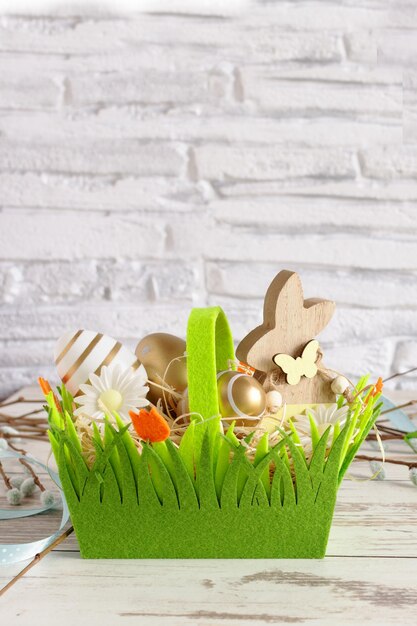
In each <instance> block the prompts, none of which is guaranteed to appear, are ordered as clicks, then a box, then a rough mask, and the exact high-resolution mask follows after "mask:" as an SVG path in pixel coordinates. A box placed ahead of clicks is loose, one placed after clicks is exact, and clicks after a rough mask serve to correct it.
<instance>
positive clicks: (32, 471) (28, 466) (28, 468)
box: [9, 441, 46, 491]
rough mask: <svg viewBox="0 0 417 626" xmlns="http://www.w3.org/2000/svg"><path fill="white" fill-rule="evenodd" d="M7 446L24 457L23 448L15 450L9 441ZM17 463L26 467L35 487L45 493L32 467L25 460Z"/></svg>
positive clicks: (24, 451)
mask: <svg viewBox="0 0 417 626" xmlns="http://www.w3.org/2000/svg"><path fill="white" fill-rule="evenodd" d="M9 446H10V447H11V449H12V450H14V451H15V452H19V453H20V454H23V456H26V454H27V452H26V450H23V448H17V447H16V446H15V445H13V444H12V443H11V442H10V441H9ZM19 463H21V464H22V465H23V466H24V467H26V469H27V470H28V471H29V472H30V474H31V475H32V478H33V482H34V483H35V485H37V486H38V487H39V489H40V490H41V491H46V489H45V487H44V486H43V484H42V483H41V480H40V478H39V476H38V475H37V473H36V472H35V470H34V469H33V467H32V466H31V465H30V464H29V463H28V462H27V461H25V459H19Z"/></svg>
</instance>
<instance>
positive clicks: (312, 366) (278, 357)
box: [272, 339, 319, 385]
mask: <svg viewBox="0 0 417 626" xmlns="http://www.w3.org/2000/svg"><path fill="white" fill-rule="evenodd" d="M318 348H319V342H318V341H317V340H316V339H312V340H311V341H309V342H308V344H307V345H306V347H305V348H304V350H303V352H302V355H301V356H298V357H297V358H295V359H294V358H293V357H292V356H290V355H289V354H275V356H274V357H273V358H272V360H273V361H274V363H275V365H277V366H278V367H280V368H281V369H282V371H283V372H285V374H286V375H287V383H288V384H289V385H298V383H299V382H300V380H301V377H302V376H305V377H306V378H314V376H315V375H316V374H317V365H316V361H317V357H318Z"/></svg>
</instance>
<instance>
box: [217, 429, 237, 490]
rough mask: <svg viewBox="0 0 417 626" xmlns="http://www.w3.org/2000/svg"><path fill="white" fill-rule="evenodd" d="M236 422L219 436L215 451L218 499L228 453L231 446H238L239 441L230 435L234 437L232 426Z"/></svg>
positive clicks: (227, 461) (226, 466)
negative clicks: (224, 433) (223, 434)
mask: <svg viewBox="0 0 417 626" xmlns="http://www.w3.org/2000/svg"><path fill="white" fill-rule="evenodd" d="M235 424H236V422H235V421H234V422H232V423H231V424H230V426H229V428H228V430H227V433H226V435H225V436H224V437H222V436H219V438H218V439H219V449H218V453H217V459H216V463H215V467H216V470H215V479H214V481H215V485H216V494H217V497H218V498H219V500H220V496H221V493H222V487H223V481H224V477H225V475H226V472H227V469H228V467H229V465H230V454H231V450H232V448H233V449H234V448H235V447H236V446H239V442H238V440H237V439H236V438H235V439H236V443H235V441H234V439H232V437H234V433H233V430H234V427H235Z"/></svg>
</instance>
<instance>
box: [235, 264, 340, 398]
mask: <svg viewBox="0 0 417 626" xmlns="http://www.w3.org/2000/svg"><path fill="white" fill-rule="evenodd" d="M334 309H335V303H334V302H331V301H330V300H320V299H318V298H309V299H308V300H304V297H303V289H302V285H301V280H300V277H299V276H298V274H296V273H295V272H290V271H288V270H283V271H282V272H280V273H279V274H278V275H277V276H276V277H275V278H274V280H273V281H272V283H271V284H270V286H269V288H268V291H267V292H266V295H265V302H264V320H263V323H262V324H261V325H260V326H257V328H254V329H253V330H252V331H251V332H250V333H249V334H248V335H247V336H246V337H245V338H244V339H242V341H241V342H240V344H239V345H238V347H237V350H236V355H237V357H238V359H239V360H241V361H243V362H245V363H247V364H248V365H251V366H252V367H253V368H255V369H256V373H255V376H256V377H257V378H258V379H259V380H261V381H262V382H263V383H264V386H265V388H266V390H267V391H268V390H269V389H272V388H274V389H276V390H277V391H279V392H280V393H281V395H282V398H283V401H284V402H285V403H286V404H316V403H320V402H334V401H335V395H334V393H333V392H332V390H331V387H330V385H331V380H330V378H329V376H327V375H325V374H324V368H323V364H322V362H321V357H322V352H321V350H320V347H319V344H318V341H316V340H315V336H316V335H317V334H319V333H320V332H321V331H322V330H323V328H324V327H325V326H327V324H328V322H329V321H330V319H331V317H332V315H333V312H334Z"/></svg>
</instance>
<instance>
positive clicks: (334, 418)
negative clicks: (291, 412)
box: [292, 404, 349, 458]
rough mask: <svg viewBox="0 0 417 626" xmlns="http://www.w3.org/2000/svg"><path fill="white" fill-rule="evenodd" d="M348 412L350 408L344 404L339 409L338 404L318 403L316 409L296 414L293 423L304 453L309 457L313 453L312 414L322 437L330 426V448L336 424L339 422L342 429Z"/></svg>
mask: <svg viewBox="0 0 417 626" xmlns="http://www.w3.org/2000/svg"><path fill="white" fill-rule="evenodd" d="M348 412H349V408H348V407H347V406H342V407H341V408H340V409H339V408H338V407H337V404H330V405H326V404H318V405H317V407H316V408H315V409H307V410H306V412H305V414H303V415H296V416H295V417H293V418H292V421H293V424H294V426H295V428H296V430H297V433H298V436H299V438H300V441H301V445H302V446H303V448H304V453H305V455H306V457H307V458H308V457H310V456H311V455H312V453H313V442H312V436H311V424H310V418H309V416H311V418H312V420H313V421H314V423H315V424H316V426H317V430H318V433H319V436H320V437H321V436H322V435H323V433H325V432H326V430H327V429H328V428H329V427H330V433H329V437H328V439H327V447H328V448H329V447H330V446H331V444H332V436H333V432H334V427H335V425H336V424H339V426H340V429H342V428H343V426H344V425H345V423H346V420H347V417H348Z"/></svg>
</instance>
